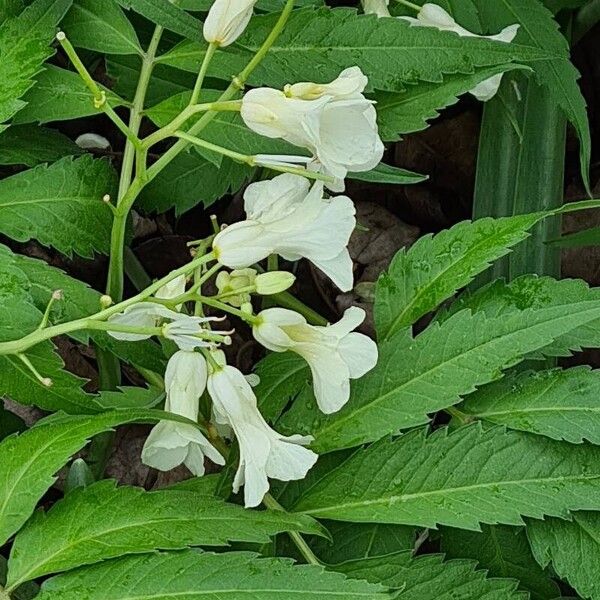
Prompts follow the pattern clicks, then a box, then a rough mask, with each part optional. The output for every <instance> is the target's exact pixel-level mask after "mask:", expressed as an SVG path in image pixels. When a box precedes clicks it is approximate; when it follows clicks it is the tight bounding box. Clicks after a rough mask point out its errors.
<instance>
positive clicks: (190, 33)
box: [117, 0, 202, 40]
mask: <svg viewBox="0 0 600 600" xmlns="http://www.w3.org/2000/svg"><path fill="white" fill-rule="evenodd" d="M117 2H118V3H119V4H120V5H121V6H122V7H123V8H128V9H132V10H134V11H135V12H137V13H139V14H140V15H142V16H144V17H146V19H149V20H150V21H152V22H153V23H155V24H156V25H161V26H162V27H164V28H165V29H168V30H169V31H173V32H175V33H179V34H180V35H182V36H184V37H186V38H189V39H190V40H199V39H200V38H201V31H202V22H201V21H199V20H198V19H196V17H192V15H190V14H189V13H187V12H185V11H184V10H182V9H181V8H179V7H178V6H177V5H176V4H174V3H173V2H170V1H169V0H117Z"/></svg>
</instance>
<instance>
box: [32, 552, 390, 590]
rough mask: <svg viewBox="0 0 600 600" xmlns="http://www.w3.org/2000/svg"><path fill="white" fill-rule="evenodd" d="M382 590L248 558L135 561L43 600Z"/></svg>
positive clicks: (187, 556) (104, 567) (75, 577)
mask: <svg viewBox="0 0 600 600" xmlns="http://www.w3.org/2000/svg"><path fill="white" fill-rule="evenodd" d="M382 592H383V588H382V587H381V586H378V585H372V584H369V583H366V582H364V581H354V580H352V579H346V578H345V577H344V576H343V575H341V574H340V573H332V572H328V571H323V570H322V569H321V568H319V567H311V566H293V565H292V564H291V562H290V561H286V560H281V559H273V558H271V559H258V558H256V556H255V555H253V554H249V553H245V552H227V553H225V554H211V553H197V552H194V551H192V550H188V551H184V552H178V553H170V554H169V553H163V554H155V555H150V556H139V557H130V558H124V559H120V560H113V561H109V562H106V563H103V564H100V565H96V566H93V567H88V568H85V569H79V570H77V571H73V572H71V573H66V574H64V575H59V576H57V577H53V578H52V579H50V580H48V581H46V582H45V583H44V585H43V588H42V593H41V594H40V595H39V596H38V600H50V599H52V600H57V599H58V598H60V599H61V600H76V599H77V600H81V598H82V597H84V598H86V600H100V599H102V600H132V599H133V598H136V600H150V599H151V598H160V599H161V600H170V599H171V598H186V600H209V599H214V600H217V599H219V600H247V599H250V598H256V599H258V598H260V600H289V599H290V598H294V599H297V600H335V599H336V598H339V599H340V600H384V599H385V598H389V596H388V595H387V594H384V593H382Z"/></svg>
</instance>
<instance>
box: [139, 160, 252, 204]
mask: <svg viewBox="0 0 600 600" xmlns="http://www.w3.org/2000/svg"><path fill="white" fill-rule="evenodd" d="M251 172H252V169H251V168H250V167H248V166H247V165H242V164H239V163H236V162H233V161H232V160H231V159H229V158H223V161H222V162H221V167H220V168H218V167H216V166H215V165H214V164H212V162H210V161H209V160H206V159H205V158H204V157H202V156H200V155H199V154H198V153H197V152H185V153H182V154H180V155H179V156H177V157H176V158H175V159H174V160H172V161H171V162H170V163H169V164H168V165H167V166H166V167H165V168H164V169H163V170H162V171H161V173H160V175H158V177H156V179H154V180H153V181H151V182H150V183H149V184H148V185H147V186H146V187H145V188H144V190H143V191H142V193H141V195H140V206H141V207H142V208H143V209H144V210H146V211H148V212H159V213H160V212H165V211H167V210H169V209H170V208H175V213H176V214H177V215H181V214H183V213H184V212H187V211H188V210H190V209H192V208H194V206H196V205H197V204H200V203H202V204H204V206H210V205H211V204H213V202H215V200H218V199H219V198H221V197H222V196H224V195H225V194H227V193H229V192H232V193H233V192H236V191H237V190H238V189H239V188H240V187H241V186H242V184H243V183H244V181H246V179H247V178H248V177H249V175H250V173H251Z"/></svg>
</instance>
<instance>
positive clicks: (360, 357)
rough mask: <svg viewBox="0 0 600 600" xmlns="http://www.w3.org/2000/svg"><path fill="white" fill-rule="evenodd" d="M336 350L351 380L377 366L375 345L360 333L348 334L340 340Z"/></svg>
mask: <svg viewBox="0 0 600 600" xmlns="http://www.w3.org/2000/svg"><path fill="white" fill-rule="evenodd" d="M338 350H339V352H340V355H341V357H342V359H343V361H344V362H345V363H346V364H347V365H348V370H349V372H350V378H351V379H358V378H359V377H362V376H363V375H364V374H365V373H368V372H369V371H370V370H371V369H372V368H373V367H375V365H376V364H377V358H378V352H377V344H376V343H375V342H374V341H373V340H372V339H371V338H370V337H368V336H366V335H363V334H362V333H349V334H348V335H347V336H345V337H344V338H342V339H341V340H340V344H339V346H338Z"/></svg>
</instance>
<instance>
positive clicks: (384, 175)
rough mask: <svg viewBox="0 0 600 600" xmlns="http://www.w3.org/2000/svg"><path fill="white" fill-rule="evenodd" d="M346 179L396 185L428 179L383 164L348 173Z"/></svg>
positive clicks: (411, 183)
mask: <svg viewBox="0 0 600 600" xmlns="http://www.w3.org/2000/svg"><path fill="white" fill-rule="evenodd" d="M347 177H348V179H356V180H358V181H370V182H372V183H393V184H396V185H414V184H416V183H421V182H423V181H426V180H427V179H428V177H427V175H420V174H419V173H413V172H412V171H407V170H406V169H399V168H398V167H392V166H391V165H386V164H384V163H379V164H378V165H377V166H376V167H375V168H374V169H371V170H370V171H364V172H362V173H348V175H347Z"/></svg>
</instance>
